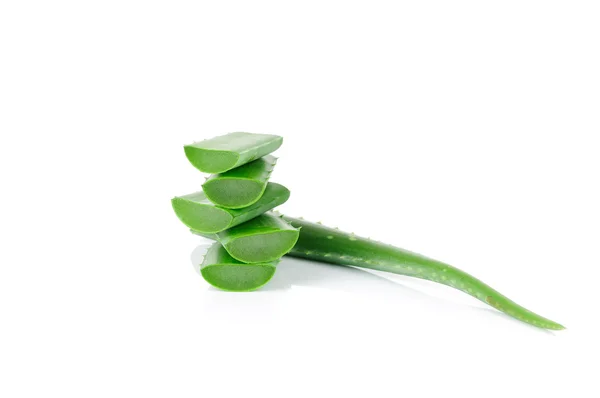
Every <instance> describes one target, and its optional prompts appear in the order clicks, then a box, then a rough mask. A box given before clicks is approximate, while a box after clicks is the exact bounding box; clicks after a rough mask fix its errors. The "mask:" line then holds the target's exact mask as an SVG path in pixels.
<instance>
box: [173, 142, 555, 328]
mask: <svg viewBox="0 0 600 398" xmlns="http://www.w3.org/2000/svg"><path fill="white" fill-rule="evenodd" d="M282 141H283V139H282V137H279V136H276V135H267V134H250V133H230V134H226V135H223V136H219V137H216V138H212V139H209V140H205V141H202V142H197V143H194V144H191V145H187V146H185V147H184V149H185V154H186V156H187V158H188V159H189V161H190V162H191V163H192V165H194V166H195V167H196V168H197V169H198V170H200V171H202V172H205V173H212V175H210V176H209V177H208V178H207V179H206V181H205V183H204V184H203V185H202V188H203V191H199V192H195V193H192V194H189V195H184V196H179V197H175V198H173V199H172V205H173V209H174V210H175V214H177V217H179V219H180V220H181V222H183V223H184V224H185V225H186V226H187V227H188V228H190V229H191V231H192V232H193V233H195V234H198V235H201V236H204V237H206V238H209V239H213V240H215V241H216V242H215V243H214V244H213V245H212V246H211V247H210V248H209V249H208V251H207V253H206V254H205V256H204V259H203V261H202V264H201V266H200V268H201V273H202V276H203V277H204V279H206V281H207V282H209V283H210V284H212V285H213V286H215V287H217V288H220V289H223V290H229V291H250V290H255V289H258V288H259V287H261V286H263V285H265V284H266V283H267V282H268V281H269V280H270V279H271V278H272V276H273V275H274V273H275V270H276V267H277V264H278V263H279V260H280V258H281V257H282V256H284V255H286V254H288V255H290V256H295V257H300V258H306V259H310V260H315V261H320V262H324V263H330V264H337V265H345V266H355V267H362V268H370V269H374V270H378V271H386V272H391V273H394V274H400V275H407V276H412V277H416V278H421V279H426V280H430V281H433V282H437V283H440V284H443V285H447V286H450V287H453V288H455V289H458V290H460V291H462V292H465V293H467V294H469V295H471V296H473V297H475V298H476V299H478V300H480V301H482V302H484V303H486V304H488V305H490V306H492V307H494V308H496V309H497V310H499V311H502V312H504V313H505V314H507V315H509V316H511V317H513V318H516V319H518V320H520V321H523V322H526V323H529V324H531V325H534V326H537V327H540V328H545V329H553V330H560V329H564V327H563V326H562V325H560V324H558V323H556V322H554V321H551V320H549V319H547V318H544V317H542V316H540V315H537V314H535V313H533V312H531V311H529V310H527V309H526V308H524V307H522V306H520V305H518V304H517V303H515V302H514V301H512V300H510V299H509V298H507V297H506V296H504V295H502V294H500V293H499V292H498V291H496V290H494V289H493V288H491V287H490V286H488V285H486V284H485V283H483V282H482V281H480V280H479V279H477V278H475V277H473V276H471V275H470V274H468V273H466V272H464V271H461V270H459V269H458V268H455V267H452V266H450V265H448V264H445V263H442V262H440V261H436V260H433V259H430V258H427V257H425V256H421V255H419V254H416V253H413V252H410V251H407V250H404V249H401V248H399V247H395V246H391V245H387V244H384V243H381V242H377V241H373V240H371V239H368V238H361V237H358V236H355V235H354V234H353V233H352V234H350V233H347V232H343V231H340V230H338V229H337V228H329V227H326V226H324V225H321V224H320V223H312V222H308V221H305V220H303V219H301V218H300V219H297V218H292V217H288V216H283V215H280V214H279V213H277V212H274V211H273V209H274V208H275V207H276V206H279V205H281V204H283V203H285V202H286V201H287V200H288V198H289V197H290V191H289V190H288V189H287V188H285V187H284V186H282V185H279V184H276V183H274V182H269V178H270V176H271V172H272V171H273V168H274V167H275V163H276V158H275V157H273V156H272V155H270V154H271V153H272V152H273V151H275V150H276V149H278V148H279V147H280V146H281V144H282Z"/></svg>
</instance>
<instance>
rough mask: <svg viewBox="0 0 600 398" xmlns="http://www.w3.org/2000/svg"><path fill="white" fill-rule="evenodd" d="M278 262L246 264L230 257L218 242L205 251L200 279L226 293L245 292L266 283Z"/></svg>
mask: <svg viewBox="0 0 600 398" xmlns="http://www.w3.org/2000/svg"><path fill="white" fill-rule="evenodd" d="M278 262H279V260H274V261H263V262H259V263H254V264H246V263H243V262H241V261H238V260H236V259H235V258H233V257H231V256H230V255H229V253H227V250H225V249H224V248H223V246H221V244H220V243H219V242H215V243H213V245H212V246H211V247H210V248H209V249H208V250H207V252H206V254H205V255H204V259H203V260H202V264H200V273H201V274H202V277H204V279H205V280H206V281H207V282H208V283H210V284H211V285H213V286H215V287H217V288H219V289H223V290H228V291H234V292H247V291H251V290H256V289H258V288H259V287H261V286H263V285H264V284H265V283H267V282H268V281H269V280H270V279H271V278H272V277H273V274H274V273H275V268H276V266H277V263H278Z"/></svg>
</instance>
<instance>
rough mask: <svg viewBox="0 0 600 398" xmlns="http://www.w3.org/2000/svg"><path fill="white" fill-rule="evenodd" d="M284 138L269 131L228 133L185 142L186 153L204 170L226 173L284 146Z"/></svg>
mask: <svg viewBox="0 0 600 398" xmlns="http://www.w3.org/2000/svg"><path fill="white" fill-rule="evenodd" d="M282 142H283V138H281V137H280V136H278V135H270V134H251V133H229V134H225V135H221V136H218V137H215V138H211V139H209V140H204V141H200V142H194V143H193V144H190V145H186V146H184V147H183V148H184V150H185V156H187V158H188V160H189V161H190V163H191V164H192V165H194V167H196V168H197V169H198V170H200V171H202V172H204V173H215V174H216V173H223V172H225V171H227V170H231V169H233V168H235V167H239V166H241V165H244V164H246V163H248V162H251V161H253V160H255V159H258V158H260V157H261V156H265V155H268V154H269V153H271V152H273V151H274V150H276V149H277V148H279V147H280V146H281V143H282Z"/></svg>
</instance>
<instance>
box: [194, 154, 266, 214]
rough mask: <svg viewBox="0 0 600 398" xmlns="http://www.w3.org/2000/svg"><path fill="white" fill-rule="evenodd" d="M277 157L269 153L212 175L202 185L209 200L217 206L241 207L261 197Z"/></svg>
mask: <svg viewBox="0 0 600 398" xmlns="http://www.w3.org/2000/svg"><path fill="white" fill-rule="evenodd" d="M276 162H277V158H276V157H275V156H272V155H267V156H265V157H262V158H260V159H257V160H254V161H252V162H250V163H246V164H245V165H243V166H240V167H236V168H235V169H231V170H229V171H226V172H224V173H220V174H213V175H211V176H210V177H209V178H208V179H207V180H206V182H205V183H204V184H203V185H202V190H203V191H204V193H205V194H206V197H207V198H208V200H210V201H211V202H213V203H214V204H216V205H217V206H221V207H226V208H228V209H240V208H242V207H246V206H250V205H251V204H253V203H255V202H256V201H257V200H258V199H260V197H261V195H262V194H263V192H264V191H265V188H266V187H267V182H268V180H269V177H270V176H271V172H272V171H273V168H274V167H275V163H276Z"/></svg>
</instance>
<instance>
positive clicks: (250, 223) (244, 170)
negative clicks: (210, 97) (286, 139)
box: [172, 133, 299, 291]
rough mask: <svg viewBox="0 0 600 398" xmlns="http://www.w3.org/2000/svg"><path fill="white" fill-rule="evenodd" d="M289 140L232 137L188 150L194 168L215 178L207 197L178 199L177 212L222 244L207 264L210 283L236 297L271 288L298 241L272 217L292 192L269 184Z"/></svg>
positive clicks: (209, 255)
mask: <svg viewBox="0 0 600 398" xmlns="http://www.w3.org/2000/svg"><path fill="white" fill-rule="evenodd" d="M282 142H283V138H282V137H280V136H276V135H269V134H250V133H230V134H226V135H223V136H220V137H216V138H212V139H209V140H205V141H201V142H197V143H194V144H191V145H186V146H185V147H184V149H185V154H186V156H187V158H188V159H189V161H190V163H192V165H194V166H195V167H196V168H197V169H198V170H200V171H202V172H205V173H213V174H212V175H210V176H209V177H208V178H207V179H206V181H205V182H204V184H203V185H202V191H199V192H195V193H192V194H189V195H184V196H179V197H175V198H173V200H172V205H173V210H175V214H177V217H179V219H180V220H181V222H183V223H184V224H185V225H186V226H187V227H189V228H190V229H191V230H192V232H194V233H196V234H199V235H203V236H205V237H208V238H211V239H216V240H217V242H215V243H214V244H213V245H212V246H211V247H210V249H209V250H208V252H207V253H206V255H205V256H204V260H203V262H202V264H201V273H202V276H203V277H204V279H206V281H207V282H209V283H210V284H212V285H213V286H215V287H217V288H220V289H223V290H230V291H249V290H255V289H258V288H259V287H261V286H263V285H264V284H265V283H267V282H268V281H269V280H270V279H271V277H272V276H273V274H274V273H275V269H276V266H277V263H278V262H279V259H280V258H281V257H282V256H283V255H284V254H286V253H288V252H289V251H290V250H291V249H292V247H294V245H295V244H296V241H297V240H298V235H299V233H298V229H297V228H294V227H292V226H291V225H290V224H289V223H288V222H287V221H284V220H283V219H282V218H281V217H279V216H276V215H274V214H273V213H271V212H270V210H272V209H273V208H275V207H276V206H279V205H281V204H283V203H285V202H286V201H287V200H288V198H289V197H290V191H289V190H288V189H287V188H286V187H284V186H283V185H280V184H277V183H274V182H269V178H270V177H271V172H272V171H273V168H274V167H275V163H276V162H277V158H275V157H274V156H273V155H270V153H271V152H273V151H275V150H276V149H278V148H279V147H280V146H281V144H282Z"/></svg>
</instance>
